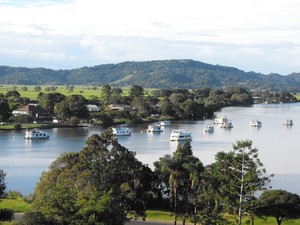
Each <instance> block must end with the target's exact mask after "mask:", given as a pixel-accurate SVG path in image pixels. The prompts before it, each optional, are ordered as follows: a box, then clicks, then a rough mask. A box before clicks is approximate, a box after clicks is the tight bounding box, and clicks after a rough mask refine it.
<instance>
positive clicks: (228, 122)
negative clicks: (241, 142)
mask: <svg viewBox="0 0 300 225" xmlns="http://www.w3.org/2000/svg"><path fill="white" fill-rule="evenodd" d="M220 128H233V125H232V122H231V120H226V121H224V122H223V123H222V124H221V126H220Z"/></svg>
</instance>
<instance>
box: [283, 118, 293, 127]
mask: <svg viewBox="0 0 300 225" xmlns="http://www.w3.org/2000/svg"><path fill="white" fill-rule="evenodd" d="M293 124H294V123H293V120H291V119H286V120H285V121H284V123H283V125H286V126H292V125H293Z"/></svg>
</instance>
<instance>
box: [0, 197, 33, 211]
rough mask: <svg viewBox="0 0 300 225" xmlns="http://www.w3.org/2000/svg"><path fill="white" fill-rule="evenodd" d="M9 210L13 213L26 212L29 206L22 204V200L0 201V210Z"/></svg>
mask: <svg viewBox="0 0 300 225" xmlns="http://www.w3.org/2000/svg"><path fill="white" fill-rule="evenodd" d="M4 208H7V209H10V210H13V211H14V212H28V211H29V210H30V208H31V205H30V204H28V203H26V202H24V201H23V199H21V198H18V199H1V201H0V209H4Z"/></svg>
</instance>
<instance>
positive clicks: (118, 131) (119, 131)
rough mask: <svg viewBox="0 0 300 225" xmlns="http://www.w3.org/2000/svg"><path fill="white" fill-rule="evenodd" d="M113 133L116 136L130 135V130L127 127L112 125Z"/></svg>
mask: <svg viewBox="0 0 300 225" xmlns="http://www.w3.org/2000/svg"><path fill="white" fill-rule="evenodd" d="M112 130H113V134H114V135H116V136H130V135H131V131H130V130H129V128H127V127H113V128H112Z"/></svg>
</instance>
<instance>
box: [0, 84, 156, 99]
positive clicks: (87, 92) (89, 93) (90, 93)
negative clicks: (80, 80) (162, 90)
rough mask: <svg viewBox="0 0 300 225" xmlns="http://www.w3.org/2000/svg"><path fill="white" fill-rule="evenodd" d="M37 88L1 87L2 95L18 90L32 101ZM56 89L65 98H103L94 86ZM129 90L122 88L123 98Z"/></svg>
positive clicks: (43, 88)
mask: <svg viewBox="0 0 300 225" xmlns="http://www.w3.org/2000/svg"><path fill="white" fill-rule="evenodd" d="M39 86H40V87H41V89H42V90H41V92H43V93H51V92H47V91H46V89H47V88H48V87H51V86H49V85H43V86H42V85H39ZM25 87H26V88H27V91H24V88H25ZM35 87H36V85H0V93H3V94H6V93H7V92H8V91H13V90H16V91H18V92H19V93H20V95H21V97H26V98H29V99H31V100H37V97H38V94H39V92H36V91H35V90H34V88H35ZM55 87H56V91H55V92H58V93H61V94H63V95H65V96H70V95H77V94H78V95H82V96H83V97H85V98H86V99H90V98H92V97H98V98H101V96H102V91H101V88H102V87H101V86H98V87H96V89H95V87H94V86H84V85H74V89H73V91H69V90H68V89H67V86H62V85H58V86H55ZM129 90H130V87H123V88H122V91H123V93H122V95H123V96H128V95H129ZM152 90H155V89H150V88H149V89H145V92H146V93H151V91H152Z"/></svg>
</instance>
